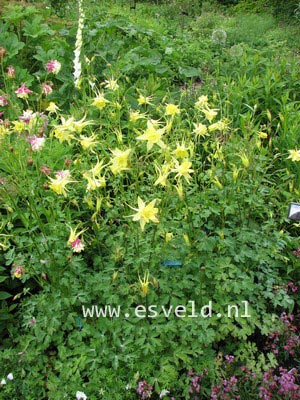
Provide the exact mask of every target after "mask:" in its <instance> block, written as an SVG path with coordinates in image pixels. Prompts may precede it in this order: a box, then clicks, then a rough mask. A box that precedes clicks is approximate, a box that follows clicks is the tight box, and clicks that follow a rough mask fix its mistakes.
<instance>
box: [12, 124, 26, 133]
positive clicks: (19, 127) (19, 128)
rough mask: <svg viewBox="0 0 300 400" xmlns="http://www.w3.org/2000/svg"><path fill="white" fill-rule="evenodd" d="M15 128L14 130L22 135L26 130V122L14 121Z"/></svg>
mask: <svg viewBox="0 0 300 400" xmlns="http://www.w3.org/2000/svg"><path fill="white" fill-rule="evenodd" d="M13 124H14V127H13V130H14V131H15V132H17V133H21V132H23V131H24V129H25V128H26V124H25V122H22V121H13Z"/></svg>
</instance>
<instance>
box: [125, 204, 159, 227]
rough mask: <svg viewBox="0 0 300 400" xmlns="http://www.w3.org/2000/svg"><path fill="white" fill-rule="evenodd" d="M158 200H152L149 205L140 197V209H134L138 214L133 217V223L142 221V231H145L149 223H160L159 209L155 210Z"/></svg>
mask: <svg viewBox="0 0 300 400" xmlns="http://www.w3.org/2000/svg"><path fill="white" fill-rule="evenodd" d="M155 203H156V199H154V200H152V201H151V202H150V203H149V204H148V205H146V203H144V202H143V200H142V199H141V198H140V197H138V208H132V207H131V208H132V209H133V210H135V211H137V213H136V214H134V215H132V217H133V218H132V220H133V221H140V225H141V229H142V231H144V228H145V225H146V224H147V223H148V222H149V221H152V222H155V223H158V222H159V220H158V218H157V213H158V208H155V207H154V206H155Z"/></svg>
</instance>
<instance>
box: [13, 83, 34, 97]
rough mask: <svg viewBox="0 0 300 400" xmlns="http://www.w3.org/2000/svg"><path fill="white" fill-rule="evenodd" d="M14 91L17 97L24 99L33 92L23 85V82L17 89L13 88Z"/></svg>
mask: <svg viewBox="0 0 300 400" xmlns="http://www.w3.org/2000/svg"><path fill="white" fill-rule="evenodd" d="M15 93H16V94H17V97H20V99H24V98H26V97H28V95H29V94H30V93H33V91H32V90H30V89H28V87H27V86H25V84H24V83H22V84H21V86H20V87H19V88H18V89H17V90H15Z"/></svg>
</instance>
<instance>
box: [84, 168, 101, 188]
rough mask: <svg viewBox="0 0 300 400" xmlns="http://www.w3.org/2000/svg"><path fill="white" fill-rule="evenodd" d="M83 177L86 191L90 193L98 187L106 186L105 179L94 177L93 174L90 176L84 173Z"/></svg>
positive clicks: (89, 173)
mask: <svg viewBox="0 0 300 400" xmlns="http://www.w3.org/2000/svg"><path fill="white" fill-rule="evenodd" d="M83 177H84V178H85V179H86V180H87V181H88V184H87V187H86V191H87V192H91V191H93V190H96V189H97V188H99V187H105V186H106V181H105V178H104V177H103V176H102V177H101V176H97V177H95V175H94V174H92V173H91V172H90V171H87V172H84V173H83Z"/></svg>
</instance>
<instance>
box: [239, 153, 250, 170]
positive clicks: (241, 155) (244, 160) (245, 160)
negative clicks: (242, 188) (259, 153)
mask: <svg viewBox="0 0 300 400" xmlns="http://www.w3.org/2000/svg"><path fill="white" fill-rule="evenodd" d="M240 159H241V160H242V163H243V165H244V167H246V168H248V167H249V165H250V162H249V158H248V157H247V156H246V153H242V154H240Z"/></svg>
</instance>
